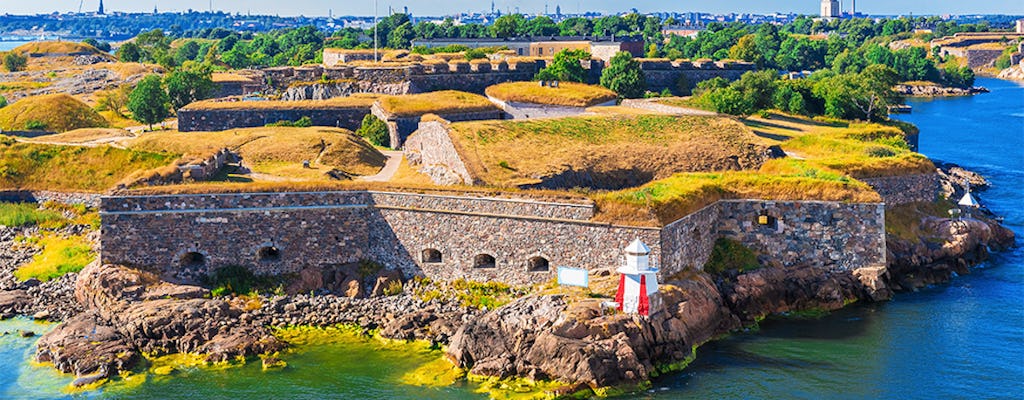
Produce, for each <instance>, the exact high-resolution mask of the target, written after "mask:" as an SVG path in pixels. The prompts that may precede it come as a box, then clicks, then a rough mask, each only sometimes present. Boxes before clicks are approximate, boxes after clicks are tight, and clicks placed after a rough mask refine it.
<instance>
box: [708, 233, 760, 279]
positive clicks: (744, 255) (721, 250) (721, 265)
mask: <svg viewBox="0 0 1024 400" xmlns="http://www.w3.org/2000/svg"><path fill="white" fill-rule="evenodd" d="M760 267H761V264H759V263H758V262H757V255H756V254H754V252H753V251H751V250H750V249H748V248H747V247H746V246H744V245H743V244H742V243H740V242H738V241H735V240H732V239H725V238H720V239H718V240H716V241H715V247H714V248H712V249H711V258H710V259H708V262H707V264H704V272H707V273H709V274H720V273H723V272H726V271H737V272H746V271H752V270H755V269H758V268H760Z"/></svg>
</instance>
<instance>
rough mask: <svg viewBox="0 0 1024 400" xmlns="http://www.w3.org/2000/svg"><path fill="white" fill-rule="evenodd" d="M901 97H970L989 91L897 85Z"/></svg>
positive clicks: (896, 88)
mask: <svg viewBox="0 0 1024 400" xmlns="http://www.w3.org/2000/svg"><path fill="white" fill-rule="evenodd" d="M893 90H895V91H896V93H897V94H899V95H900V96H906V97H942V96H969V95H972V94H978V93H988V92H989V90H988V89H986V88H983V87H971V88H966V89H964V88H957V87H949V86H938V85H924V86H923V85H896V86H895V87H893Z"/></svg>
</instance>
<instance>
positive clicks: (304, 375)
mask: <svg viewBox="0 0 1024 400" xmlns="http://www.w3.org/2000/svg"><path fill="white" fill-rule="evenodd" d="M978 84H979V85H983V86H986V87H988V88H989V89H991V90H992V93H989V94H985V95H980V96H974V97H964V98H955V99H937V100H931V101H927V100H914V101H911V104H912V105H913V106H914V114H910V115H903V116H900V118H901V119H904V120H906V121H909V122H913V123H915V124H917V125H918V126H919V127H920V128H921V141H920V144H921V151H922V152H923V153H925V154H926V155H928V156H930V157H933V158H936V159H941V160H945V161H950V162H955V163H959V164H961V165H963V166H965V167H967V168H970V169H973V170H976V171H978V172H981V173H982V174H984V175H986V176H987V177H988V178H989V179H990V180H991V182H992V183H993V188H992V189H990V190H989V191H987V192H985V193H982V194H981V198H982V201H983V202H984V203H985V204H987V205H988V206H989V207H990V208H991V209H993V210H994V211H996V212H997V213H999V214H1000V215H1003V216H1005V217H1006V223H1007V225H1008V226H1010V228H1011V229H1013V230H1014V231H1015V232H1016V233H1017V235H1018V238H1020V237H1024V201H1022V200H1021V199H1022V192H1024V191H1022V184H1024V150H1022V149H1024V86H1021V85H1018V84H1015V83H1010V82H1005V81H998V80H992V79H979V80H978ZM1018 242H1020V239H1018ZM1022 267H1024V248H1021V247H1017V248H1015V249H1014V250H1012V251H1009V252H1006V253H1001V254H998V255H996V256H994V257H993V258H992V259H991V260H990V261H988V262H986V263H985V264H983V265H982V266H980V267H979V268H977V269H975V270H974V272H973V273H972V274H970V275H967V276H961V277H957V278H956V279H954V280H953V282H951V283H950V284H945V285H938V286H935V287H930V288H927V289H925V290H922V291H919V292H916V293H905V294H899V295H897V296H896V298H895V299H894V300H893V301H891V302H888V303H884V304H873V305H855V306H852V307H849V308H847V309H844V310H841V311H839V312H836V313H833V314H832V315H830V316H827V317H825V318H822V319H820V320H814V321H772V320H769V321H766V322H764V323H763V324H762V325H761V330H760V331H759V332H756V333H748V334H737V335H733V336H731V337H729V338H727V339H724V340H720V341H717V342H712V343H708V344H706V345H704V346H703V347H701V348H700V350H699V352H698V357H697V360H696V361H695V362H694V363H693V364H691V366H690V367H689V368H688V369H687V370H686V371H684V372H682V373H678V374H674V375H669V376H665V377H662V378H660V379H658V380H656V381H655V382H654V389H652V390H651V391H649V392H644V393H638V394H633V395H630V396H629V397H657V398H701V399H708V398H724V399H732V398H787V399H791V398H806V399H818V398H839V399H845V398H849V399H861V398H872V399H874V398H882V399H896V398H900V399H902V398H1021V397H1022V396H1024V268H1022ZM25 327H28V328H29V329H33V330H35V331H36V332H42V331H45V330H47V329H51V326H50V325H38V324H35V323H33V322H31V321H27V320H24V319H16V320H8V321H0V333H2V332H3V331H15V330H17V329H26V328H25ZM34 343H35V340H34V339H23V338H20V337H17V336H16V335H6V336H2V337H0V365H3V366H4V368H0V398H5V399H6V398H12V399H20V398H25V399H29V398H32V399H38V398H69V397H73V398H119V397H131V398H143V399H147V398H152V399H158V398H159V399H193V398H253V397H256V398H270V397H274V398H308V399H314V398H369V399H423V398H427V399H430V398H436V399H452V398H481V397H486V395H482V394H478V393H476V392H475V391H474V390H475V389H476V388H477V386H476V385H472V384H457V385H455V386H450V387H443V388H424V387H419V386H411V385H406V384H403V383H402V377H403V375H405V374H406V373H409V372H410V371H412V370H414V369H416V368H418V367H419V366H421V365H424V364H427V363H429V362H431V361H434V360H437V359H438V357H439V355H438V354H437V353H436V352H429V351H425V350H419V351H415V350H414V351H410V350H409V349H408V348H405V349H404V350H403V349H402V348H395V347H391V346H385V345H382V344H380V343H379V342H375V341H372V340H369V341H368V340H342V341H340V342H337V343H329V344H319V345H308V346H299V348H298V349H297V351H296V352H294V353H291V354H289V355H286V356H285V357H283V358H284V360H285V361H287V362H288V367H287V368H285V369H284V370H279V371H270V372H263V371H262V368H261V366H260V365H259V363H258V362H256V363H250V364H248V365H245V366H241V367H236V368H232V369H227V370H224V369H196V368H185V369H183V370H179V371H176V372H175V373H173V374H172V375H171V376H157V375H148V376H147V378H146V380H145V382H144V383H142V384H138V383H139V382H133V384H127V383H124V382H121V383H115V384H113V385H109V386H108V387H106V388H104V389H103V390H101V391H93V392H87V393H79V394H68V393H65V392H63V390H64V388H65V387H66V385H67V384H68V383H69V382H70V381H71V378H70V377H68V376H61V375H60V374H57V373H56V372H54V371H53V370H52V369H51V368H48V367H41V366H33V365H31V364H30V363H29V362H28V361H27V360H29V358H30V356H31V354H32V352H33V351H34V349H33V346H34Z"/></svg>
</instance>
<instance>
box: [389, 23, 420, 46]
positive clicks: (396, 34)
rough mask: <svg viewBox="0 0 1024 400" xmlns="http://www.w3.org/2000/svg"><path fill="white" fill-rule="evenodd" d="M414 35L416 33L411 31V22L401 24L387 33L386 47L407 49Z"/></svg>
mask: <svg viewBox="0 0 1024 400" xmlns="http://www.w3.org/2000/svg"><path fill="white" fill-rule="evenodd" d="M415 36H416V33H415V32H413V29H412V24H411V23H409V22H406V23H404V24H401V25H399V26H397V27H395V29H393V30H392V31H391V33H389V34H388V47H390V48H392V49H408V48H409V46H410V45H411V43H412V39H413V38H414V37H415Z"/></svg>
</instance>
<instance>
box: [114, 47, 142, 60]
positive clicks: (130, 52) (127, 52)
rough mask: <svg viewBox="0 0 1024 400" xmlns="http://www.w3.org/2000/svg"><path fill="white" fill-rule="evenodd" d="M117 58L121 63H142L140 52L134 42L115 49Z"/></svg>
mask: <svg viewBox="0 0 1024 400" xmlns="http://www.w3.org/2000/svg"><path fill="white" fill-rule="evenodd" d="M117 58H118V59H119V60H121V62H139V61H142V50H141V49H139V45H137V44H135V43H134V42H127V43H125V44H122V45H121V48H119V49H117Z"/></svg>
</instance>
